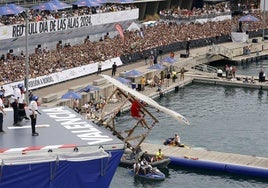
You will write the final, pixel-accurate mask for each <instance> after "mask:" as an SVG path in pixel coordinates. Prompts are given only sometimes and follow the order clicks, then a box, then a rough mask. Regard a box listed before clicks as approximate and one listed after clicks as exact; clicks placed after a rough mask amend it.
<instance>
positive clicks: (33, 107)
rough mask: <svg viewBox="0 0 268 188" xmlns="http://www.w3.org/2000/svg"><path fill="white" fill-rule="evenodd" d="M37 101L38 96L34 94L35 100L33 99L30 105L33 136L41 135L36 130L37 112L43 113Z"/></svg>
mask: <svg viewBox="0 0 268 188" xmlns="http://www.w3.org/2000/svg"><path fill="white" fill-rule="evenodd" d="M37 101H38V97H37V96H34V97H33V100H32V101H31V103H30V105H29V114H30V118H31V127H32V136H38V135H39V134H38V133H37V132H36V130H35V126H36V119H37V113H38V114H41V113H40V112H39V111H38V104H37Z"/></svg>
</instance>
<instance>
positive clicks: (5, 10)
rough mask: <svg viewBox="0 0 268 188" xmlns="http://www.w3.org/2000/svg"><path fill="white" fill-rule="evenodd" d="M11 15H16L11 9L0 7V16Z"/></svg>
mask: <svg viewBox="0 0 268 188" xmlns="http://www.w3.org/2000/svg"><path fill="white" fill-rule="evenodd" d="M12 14H16V11H14V10H13V9H11V8H10V7H8V6H2V7H0V15H1V16H4V15H12Z"/></svg>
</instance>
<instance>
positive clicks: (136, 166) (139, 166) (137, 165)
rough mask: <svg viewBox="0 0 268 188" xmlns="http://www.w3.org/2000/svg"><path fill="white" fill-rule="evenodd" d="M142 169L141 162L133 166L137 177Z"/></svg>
mask: <svg viewBox="0 0 268 188" xmlns="http://www.w3.org/2000/svg"><path fill="white" fill-rule="evenodd" d="M140 168H141V165H140V163H139V162H135V163H134V164H133V171H134V173H135V175H137V174H138V173H139V171H140Z"/></svg>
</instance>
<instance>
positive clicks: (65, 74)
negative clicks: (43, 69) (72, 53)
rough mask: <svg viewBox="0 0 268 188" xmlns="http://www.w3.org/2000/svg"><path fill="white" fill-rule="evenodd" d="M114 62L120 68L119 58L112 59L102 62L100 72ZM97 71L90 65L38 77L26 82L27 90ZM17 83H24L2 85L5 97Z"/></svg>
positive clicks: (11, 92)
mask: <svg viewBox="0 0 268 188" xmlns="http://www.w3.org/2000/svg"><path fill="white" fill-rule="evenodd" d="M114 62H115V63H116V65H117V66H121V65H122V64H123V63H122V61H121V59H120V58H119V57H117V58H113V59H110V60H106V61H104V62H102V70H107V69H111V68H112V65H113V63H114ZM97 70H98V63H92V64H88V65H84V66H81V67H76V68H72V69H68V70H63V71H61V72H57V73H52V74H49V75H45V76H40V77H37V78H30V79H29V81H28V88H29V90H33V89H38V88H41V87H45V86H49V85H53V84H58V83H60V82H64V81H68V80H71V79H74V78H79V77H82V76H86V75H89V74H92V73H95V72H97ZM19 83H24V81H23V80H22V81H19V82H13V83H10V84H6V85H3V88H4V89H5V96H9V95H12V94H13V89H14V88H15V87H17V86H18V84H19ZM66 89H67V88H66Z"/></svg>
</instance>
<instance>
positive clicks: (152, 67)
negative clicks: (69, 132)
mask: <svg viewBox="0 0 268 188" xmlns="http://www.w3.org/2000/svg"><path fill="white" fill-rule="evenodd" d="M165 68H166V67H165V66H163V65H160V64H158V63H157V64H154V65H152V66H150V67H148V68H147V69H155V70H163V69H165Z"/></svg>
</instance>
